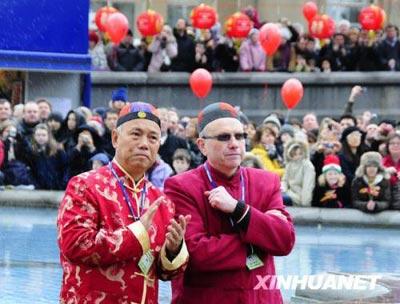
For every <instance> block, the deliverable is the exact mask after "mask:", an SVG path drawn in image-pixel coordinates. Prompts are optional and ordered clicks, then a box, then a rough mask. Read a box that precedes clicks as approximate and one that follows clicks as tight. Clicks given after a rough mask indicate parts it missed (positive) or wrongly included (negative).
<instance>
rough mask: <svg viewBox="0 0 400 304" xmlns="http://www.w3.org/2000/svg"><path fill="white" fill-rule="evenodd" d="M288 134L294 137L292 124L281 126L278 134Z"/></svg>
mask: <svg viewBox="0 0 400 304" xmlns="http://www.w3.org/2000/svg"><path fill="white" fill-rule="evenodd" d="M285 133H287V134H289V135H290V136H291V137H294V128H293V126H292V125H288V124H284V125H283V126H282V128H281V131H280V135H282V134H285Z"/></svg>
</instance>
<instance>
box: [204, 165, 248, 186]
mask: <svg viewBox="0 0 400 304" xmlns="http://www.w3.org/2000/svg"><path fill="white" fill-rule="evenodd" d="M207 167H208V168H209V170H210V173H211V177H212V179H213V180H214V181H215V182H216V183H217V185H218V186H219V185H220V184H221V183H223V184H232V185H233V184H236V183H240V171H241V170H243V169H242V168H241V167H239V168H238V169H237V170H236V172H235V174H234V175H233V176H231V177H227V176H226V175H225V174H224V173H222V172H220V171H218V170H217V169H215V168H214V167H213V166H212V165H211V164H210V162H209V161H207ZM206 175H207V174H206Z"/></svg>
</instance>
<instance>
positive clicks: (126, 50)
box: [109, 43, 145, 71]
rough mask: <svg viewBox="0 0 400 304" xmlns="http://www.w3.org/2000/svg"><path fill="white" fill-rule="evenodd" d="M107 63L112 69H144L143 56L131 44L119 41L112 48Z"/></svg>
mask: <svg viewBox="0 0 400 304" xmlns="http://www.w3.org/2000/svg"><path fill="white" fill-rule="evenodd" d="M109 63H110V67H111V69H112V70H113V71H144V67H145V58H144V57H143V55H142V54H141V52H140V50H139V49H138V48H136V47H134V46H133V45H132V44H131V45H128V46H127V45H125V44H123V43H121V44H120V45H119V46H117V47H116V48H114V49H113V50H112V54H111V58H110V60H109Z"/></svg>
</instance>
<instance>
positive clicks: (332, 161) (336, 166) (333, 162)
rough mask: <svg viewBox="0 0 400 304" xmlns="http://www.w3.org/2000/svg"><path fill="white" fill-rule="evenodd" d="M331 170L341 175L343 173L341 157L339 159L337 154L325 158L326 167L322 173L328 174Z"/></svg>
mask: <svg viewBox="0 0 400 304" xmlns="http://www.w3.org/2000/svg"><path fill="white" fill-rule="evenodd" d="M329 170H335V171H337V172H339V173H342V168H341V167H340V160H339V157H337V156H336V155H335V154H330V155H327V156H325V159H324V166H323V167H322V173H326V172H328V171H329Z"/></svg>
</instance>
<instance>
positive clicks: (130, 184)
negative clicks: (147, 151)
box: [111, 158, 147, 192]
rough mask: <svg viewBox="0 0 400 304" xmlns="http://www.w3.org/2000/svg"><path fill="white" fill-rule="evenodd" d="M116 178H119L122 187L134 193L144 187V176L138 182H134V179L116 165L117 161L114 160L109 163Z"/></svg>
mask: <svg viewBox="0 0 400 304" xmlns="http://www.w3.org/2000/svg"><path fill="white" fill-rule="evenodd" d="M111 165H112V166H113V168H114V170H115V172H116V173H117V176H118V177H119V178H121V181H122V182H123V183H124V186H125V187H127V188H128V189H130V190H133V191H135V192H138V191H140V189H141V188H142V187H143V186H144V184H145V183H146V181H147V179H146V176H145V175H144V176H143V177H142V178H141V179H140V180H138V181H137V182H135V179H134V178H133V177H132V176H131V175H130V174H129V173H128V172H127V171H126V170H125V169H124V168H123V167H122V166H121V165H120V164H119V163H118V161H117V160H116V159H115V158H114V159H113V160H112V162H111Z"/></svg>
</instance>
